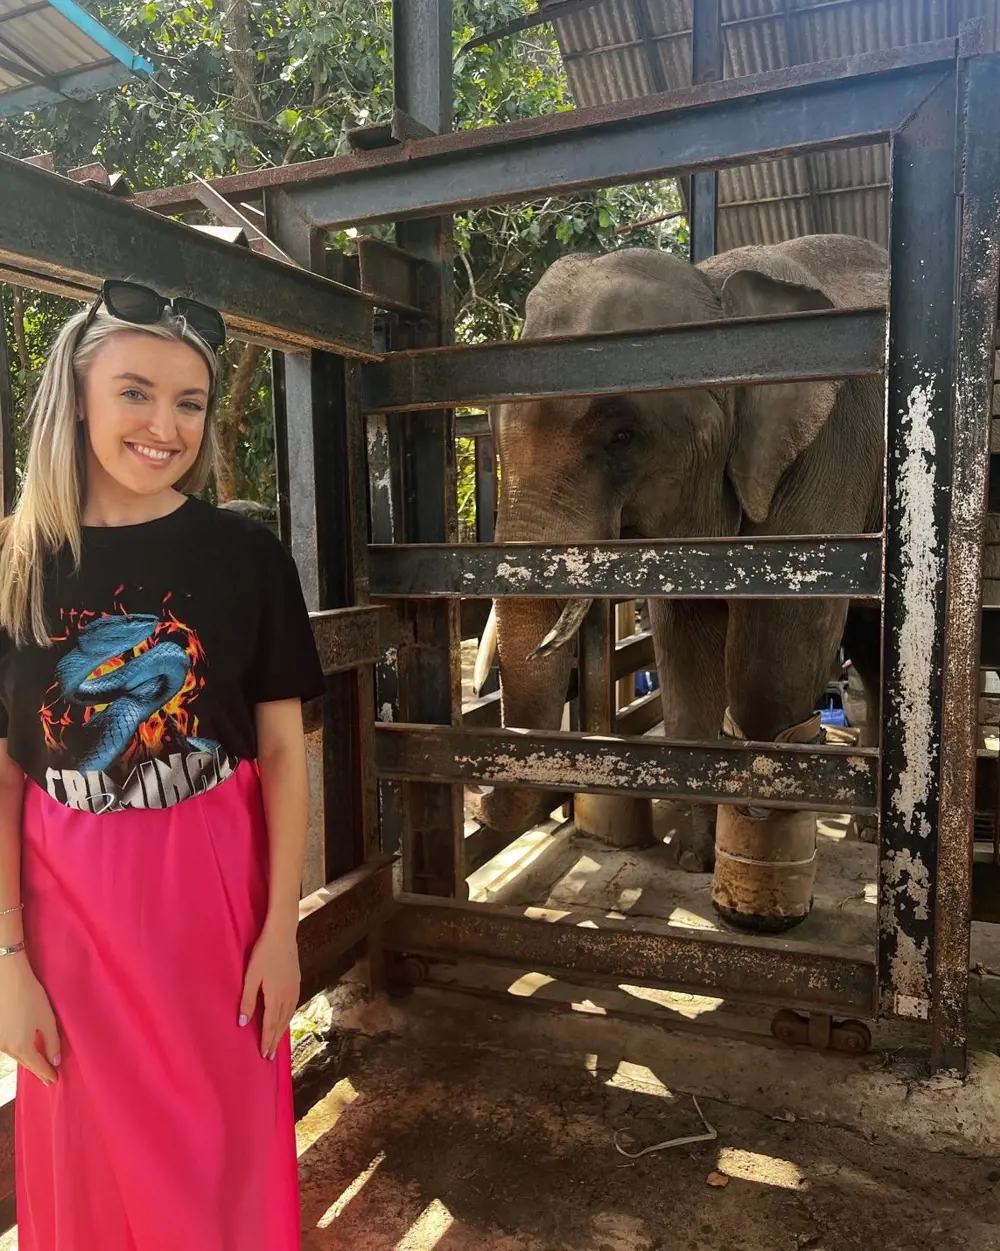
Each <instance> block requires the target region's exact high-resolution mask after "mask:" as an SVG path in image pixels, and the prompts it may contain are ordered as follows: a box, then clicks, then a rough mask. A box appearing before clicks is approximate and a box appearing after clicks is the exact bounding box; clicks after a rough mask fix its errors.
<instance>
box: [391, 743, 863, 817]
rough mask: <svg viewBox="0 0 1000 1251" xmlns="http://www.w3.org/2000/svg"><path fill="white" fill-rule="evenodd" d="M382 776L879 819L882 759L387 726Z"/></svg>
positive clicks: (835, 750)
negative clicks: (874, 814) (866, 815)
mask: <svg viewBox="0 0 1000 1251" xmlns="http://www.w3.org/2000/svg"><path fill="white" fill-rule="evenodd" d="M375 759H376V763H377V768H378V772H379V775H380V776H381V777H387V778H394V779H397V780H403V781H405V780H407V779H419V780H426V781H433V782H442V783H443V782H450V783H453V784H458V783H462V782H465V783H468V782H478V783H480V784H483V785H487V786H528V787H534V788H537V789H541V790H550V789H558V790H569V791H574V792H576V791H586V792H591V793H593V794H599V795H600V794H615V795H620V794H621V793H622V792H623V791H626V790H627V791H629V792H631V793H633V794H635V795H636V796H640V795H642V796H646V795H648V796H650V797H651V798H654V799H685V800H691V801H697V802H699V803H706V804H715V803H723V804H725V803H736V802H740V803H744V802H745V803H752V804H758V805H761V806H764V807H773V808H806V809H809V810H811V811H817V812H819V811H823V812H874V811H875V810H876V807H877V798H876V796H877V792H878V752H877V751H875V750H874V749H861V748H843V747H822V748H820V747H802V746H790V745H785V744H780V745H779V744H775V743H742V742H729V741H724V742H719V743H675V742H670V741H669V740H664V739H649V738H614V737H612V736H610V735H609V736H607V737H600V736H597V735H588V734H558V733H548V732H541V731H527V730H493V729H481V730H470V729H466V728H465V727H464V726H418V725H405V724H404V725H380V726H377V727H376V732H375Z"/></svg>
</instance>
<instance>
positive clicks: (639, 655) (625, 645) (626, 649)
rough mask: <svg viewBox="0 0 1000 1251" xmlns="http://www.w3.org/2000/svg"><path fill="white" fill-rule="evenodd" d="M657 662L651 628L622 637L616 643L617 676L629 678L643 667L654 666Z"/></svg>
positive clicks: (615, 663)
mask: <svg viewBox="0 0 1000 1251" xmlns="http://www.w3.org/2000/svg"><path fill="white" fill-rule="evenodd" d="M655 663H656V656H655V654H654V651H653V635H652V633H651V631H649V630H643V631H642V633H641V634H633V635H632V636H631V637H630V638H625V639H620V640H619V641H618V643H617V644H616V645H615V659H614V665H615V677H616V678H627V677H628V676H629V675H630V674H633V673H637V672H638V671H639V670H641V669H649V668H652V666H653V665H655Z"/></svg>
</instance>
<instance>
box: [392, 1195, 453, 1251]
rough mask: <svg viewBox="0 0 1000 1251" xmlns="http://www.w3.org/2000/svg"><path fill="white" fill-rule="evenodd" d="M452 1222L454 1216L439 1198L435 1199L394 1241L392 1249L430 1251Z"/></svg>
mask: <svg viewBox="0 0 1000 1251" xmlns="http://www.w3.org/2000/svg"><path fill="white" fill-rule="evenodd" d="M454 1223H455V1218H454V1217H453V1216H452V1214H451V1213H450V1212H449V1211H448V1209H447V1208H446V1207H445V1206H444V1204H443V1203H442V1202H441V1200H440V1199H435V1200H434V1201H433V1203H430V1204H428V1205H427V1207H426V1208H424V1210H423V1211H422V1212H421V1213H420V1215H419V1216H418V1217H417V1219H416V1220H415V1221H414V1222H413V1224H412V1225H411V1226H410V1228H409V1229H408V1230H407V1231H406V1233H405V1234H404V1235H403V1237H402V1238H401V1239H400V1240H399V1242H397V1243H396V1246H395V1248H394V1251H432V1248H433V1247H436V1246H437V1244H438V1243H439V1242H440V1241H441V1239H442V1238H443V1237H444V1236H445V1234H446V1233H447V1232H448V1230H449V1229H451V1227H452V1225H454Z"/></svg>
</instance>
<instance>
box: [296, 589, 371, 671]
mask: <svg viewBox="0 0 1000 1251" xmlns="http://www.w3.org/2000/svg"><path fill="white" fill-rule="evenodd" d="M385 613H386V609H384V608H379V607H377V606H374V605H371V604H366V605H364V606H363V607H360V608H331V609H328V610H327V611H326V612H314V613H310V620H311V621H312V628H313V638H314V639H315V640H316V647H317V650H318V651H319V658H320V663H321V664H322V666H323V672H324V674H330V673H343V672H344V671H345V670H347V669H356V668H357V667H358V666H359V665H373V664H375V662H376V661H377V660H378V659H379V657H380V656H381V654H382V649H381V645H380V642H379V618H380V617H381V616H384V615H385Z"/></svg>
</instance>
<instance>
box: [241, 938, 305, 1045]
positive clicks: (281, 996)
mask: <svg viewBox="0 0 1000 1251" xmlns="http://www.w3.org/2000/svg"><path fill="white" fill-rule="evenodd" d="M300 982H301V977H300V974H299V949H298V946H297V944H296V942H295V929H294V927H292V926H287V925H276V924H270V923H269V924H265V926H264V928H263V930H262V931H261V935H260V938H258V939H257V942H256V945H255V946H254V949H253V952H252V954H251V956H250V962H249V964H248V965H247V975H246V981H245V982H244V984H243V999H242V1001H241V1002H240V1025H241V1026H243V1025H247V1024H248V1023H249V1021H250V1019H251V1017H252V1016H253V1014H254V1012H255V1011H256V1009H257V996H258V994H260V993H261V992H263V995H264V1024H263V1026H262V1027H261V1031H260V1054H261V1055H262V1056H263V1057H264V1059H265V1060H273V1059H274V1056H275V1053H276V1052H277V1050H278V1043H279V1042H280V1041H281V1038H282V1035H283V1034H284V1032H285V1030H286V1029H288V1024H289V1022H290V1021H291V1019H292V1013H293V1012H294V1011H295V1008H296V1005H297V1004H298V1002H299V985H300Z"/></svg>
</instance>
